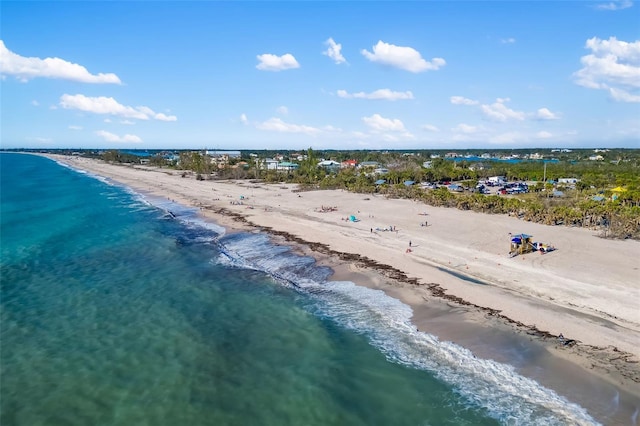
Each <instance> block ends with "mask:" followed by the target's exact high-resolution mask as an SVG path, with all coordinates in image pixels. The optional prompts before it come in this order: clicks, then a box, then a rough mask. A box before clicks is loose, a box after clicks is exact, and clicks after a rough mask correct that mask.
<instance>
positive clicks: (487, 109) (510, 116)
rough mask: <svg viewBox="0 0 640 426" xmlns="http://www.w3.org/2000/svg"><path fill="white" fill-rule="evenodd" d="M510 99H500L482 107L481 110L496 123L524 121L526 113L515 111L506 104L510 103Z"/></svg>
mask: <svg viewBox="0 0 640 426" xmlns="http://www.w3.org/2000/svg"><path fill="white" fill-rule="evenodd" d="M508 101H509V98H498V99H496V102H494V103H492V104H487V105H481V106H480V108H481V110H482V112H483V114H484V115H485V116H486V117H487V118H489V119H491V120H495V121H503V122H504V121H507V120H517V121H522V120H524V119H525V113H524V112H522V111H515V110H512V109H510V108H508V107H507V106H506V105H505V102H508Z"/></svg>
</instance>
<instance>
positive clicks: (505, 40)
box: [500, 37, 516, 44]
mask: <svg viewBox="0 0 640 426" xmlns="http://www.w3.org/2000/svg"><path fill="white" fill-rule="evenodd" d="M515 42H516V39H515V38H513V37H509V38H503V39H501V40H500V43H502V44H513V43H515Z"/></svg>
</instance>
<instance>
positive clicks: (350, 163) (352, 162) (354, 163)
mask: <svg viewBox="0 0 640 426" xmlns="http://www.w3.org/2000/svg"><path fill="white" fill-rule="evenodd" d="M357 166H358V161H356V160H345V161H343V162H342V163H340V167H341V168H343V169H348V168H350V167H357Z"/></svg>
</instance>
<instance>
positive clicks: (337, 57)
mask: <svg viewBox="0 0 640 426" xmlns="http://www.w3.org/2000/svg"><path fill="white" fill-rule="evenodd" d="M324 44H325V45H327V46H328V48H327V50H325V51H324V52H322V54H323V55H327V56H328V57H330V58H331V59H333V62H335V63H336V64H342V63H344V62H347V60H346V59H345V58H344V56H342V53H340V50H342V45H341V44H340V43H336V42H335V41H333V38H331V37H329V39H328V40H327V41H325V42H324Z"/></svg>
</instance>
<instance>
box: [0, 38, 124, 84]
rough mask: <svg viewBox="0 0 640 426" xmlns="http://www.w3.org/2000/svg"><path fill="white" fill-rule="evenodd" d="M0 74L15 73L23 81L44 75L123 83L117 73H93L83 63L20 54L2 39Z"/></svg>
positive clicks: (47, 76)
mask: <svg viewBox="0 0 640 426" xmlns="http://www.w3.org/2000/svg"><path fill="white" fill-rule="evenodd" d="M0 74H2V75H3V76H5V75H13V76H15V77H16V78H18V79H19V80H20V81H23V82H27V81H29V80H31V79H34V78H38V77H42V78H54V79H63V80H72V81H78V82H81V83H110V84H121V82H120V78H118V76H117V75H115V74H112V73H107V74H104V73H99V74H91V73H90V72H89V71H88V70H87V69H86V68H85V67H83V66H82V65H79V64H74V63H72V62H68V61H65V60H64V59H60V58H45V59H40V58H33V57H25V56H20V55H18V54H16V53H13V52H12V51H10V50H9V49H7V47H6V46H5V44H4V41H2V40H0Z"/></svg>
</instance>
